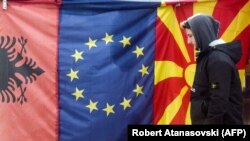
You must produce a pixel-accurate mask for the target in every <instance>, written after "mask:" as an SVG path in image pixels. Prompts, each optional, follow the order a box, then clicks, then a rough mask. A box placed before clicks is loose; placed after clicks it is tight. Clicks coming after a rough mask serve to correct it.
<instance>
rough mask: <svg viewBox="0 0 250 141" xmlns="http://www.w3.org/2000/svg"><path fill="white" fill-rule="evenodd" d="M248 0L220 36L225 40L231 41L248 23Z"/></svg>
mask: <svg viewBox="0 0 250 141" xmlns="http://www.w3.org/2000/svg"><path fill="white" fill-rule="evenodd" d="M249 13H250V1H248V2H247V3H246V4H245V5H244V7H242V8H241V10H240V11H239V12H238V14H237V15H236V16H235V17H234V19H233V20H232V22H231V24H230V25H229V26H228V27H227V29H226V31H225V32H224V33H223V35H222V36H221V38H222V39H223V40H225V41H226V42H231V41H233V40H234V39H235V37H237V36H238V35H239V34H240V33H241V32H242V31H243V30H244V29H245V28H246V27H247V26H248V25H249V24H250V14H249Z"/></svg>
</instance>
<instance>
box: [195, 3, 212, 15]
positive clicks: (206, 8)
mask: <svg viewBox="0 0 250 141" xmlns="http://www.w3.org/2000/svg"><path fill="white" fill-rule="evenodd" d="M216 3H217V1H206V2H195V3H194V4H193V13H194V14H197V13H206V14H208V15H212V14H213V12H214V7H215V5H216Z"/></svg>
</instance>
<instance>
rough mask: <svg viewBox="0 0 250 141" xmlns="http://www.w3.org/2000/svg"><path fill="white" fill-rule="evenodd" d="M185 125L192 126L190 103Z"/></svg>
mask: <svg viewBox="0 0 250 141" xmlns="http://www.w3.org/2000/svg"><path fill="white" fill-rule="evenodd" d="M185 124H186V125H191V124H192V122H191V117H190V102H189V104H188V109H187V113H186V118H185Z"/></svg>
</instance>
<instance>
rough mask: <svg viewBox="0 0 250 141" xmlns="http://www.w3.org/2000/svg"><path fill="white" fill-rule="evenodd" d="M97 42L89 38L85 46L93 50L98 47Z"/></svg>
mask: <svg viewBox="0 0 250 141" xmlns="http://www.w3.org/2000/svg"><path fill="white" fill-rule="evenodd" d="M96 41H97V40H92V39H91V38H89V41H88V42H87V43H85V45H87V46H88V47H89V49H91V48H92V47H97V46H96Z"/></svg>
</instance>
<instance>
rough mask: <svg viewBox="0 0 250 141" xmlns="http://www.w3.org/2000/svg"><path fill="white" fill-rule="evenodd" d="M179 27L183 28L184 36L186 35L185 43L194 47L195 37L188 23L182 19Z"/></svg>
mask: <svg viewBox="0 0 250 141" xmlns="http://www.w3.org/2000/svg"><path fill="white" fill-rule="evenodd" d="M181 27H182V28H183V29H184V31H185V33H186V36H187V43H188V44H190V45H192V46H193V47H194V48H197V47H196V41H195V38H194V36H193V32H192V31H191V29H190V25H189V23H188V22H187V21H183V22H181Z"/></svg>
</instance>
